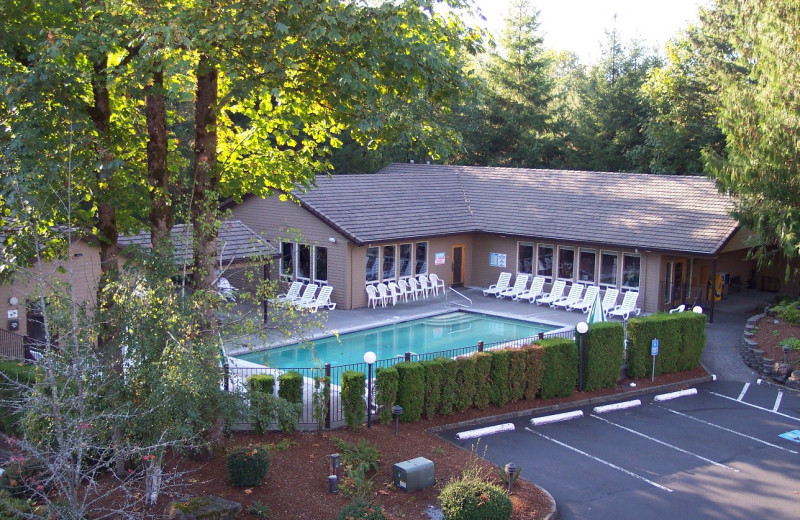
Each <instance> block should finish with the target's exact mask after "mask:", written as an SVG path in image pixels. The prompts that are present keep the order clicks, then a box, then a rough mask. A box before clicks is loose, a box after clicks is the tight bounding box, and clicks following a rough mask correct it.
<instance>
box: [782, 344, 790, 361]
mask: <svg viewBox="0 0 800 520" xmlns="http://www.w3.org/2000/svg"><path fill="white" fill-rule="evenodd" d="M781 348H782V349H783V364H784V365H785V364H786V363H788V358H787V356H788V355H789V351H790V350H792V347H790V346H789V345H785V344H784V345H781Z"/></svg>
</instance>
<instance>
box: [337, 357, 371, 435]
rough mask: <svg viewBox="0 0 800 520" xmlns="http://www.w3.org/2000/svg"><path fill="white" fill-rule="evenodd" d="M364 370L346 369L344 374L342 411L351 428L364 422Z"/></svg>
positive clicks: (354, 428)
mask: <svg viewBox="0 0 800 520" xmlns="http://www.w3.org/2000/svg"><path fill="white" fill-rule="evenodd" d="M366 380H367V376H366V375H364V372H356V371H355V370H346V371H345V372H344V373H343V374H342V411H343V412H344V422H345V423H346V424H347V427H348V428H350V429H351V430H356V429H358V428H359V427H360V426H361V425H362V424H363V423H364V388H366V387H365V386H364V382H365V381H366Z"/></svg>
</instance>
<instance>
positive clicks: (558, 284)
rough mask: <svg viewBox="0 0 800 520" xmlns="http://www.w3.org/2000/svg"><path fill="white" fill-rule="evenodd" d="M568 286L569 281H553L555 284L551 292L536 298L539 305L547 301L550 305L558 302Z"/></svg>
mask: <svg viewBox="0 0 800 520" xmlns="http://www.w3.org/2000/svg"><path fill="white" fill-rule="evenodd" d="M566 286H567V282H565V281H564V280H556V281H555V282H553V286H552V287H551V288H550V292H549V293H544V294H542V296H539V297H538V298H537V299H536V304H537V305H542V304H543V303H546V304H547V305H550V304H551V303H553V302H556V301H558V300H560V299H561V298H563V297H564V288H565V287H566Z"/></svg>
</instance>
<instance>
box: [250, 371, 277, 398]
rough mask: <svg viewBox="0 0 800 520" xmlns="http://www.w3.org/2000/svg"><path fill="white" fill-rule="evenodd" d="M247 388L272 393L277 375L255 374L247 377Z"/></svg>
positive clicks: (252, 390)
mask: <svg viewBox="0 0 800 520" xmlns="http://www.w3.org/2000/svg"><path fill="white" fill-rule="evenodd" d="M247 389H248V390H249V391H251V392H263V393H265V394H272V393H274V391H275V376H273V375H272V374H255V375H252V376H250V377H248V378H247Z"/></svg>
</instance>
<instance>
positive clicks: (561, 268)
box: [558, 247, 575, 280]
mask: <svg viewBox="0 0 800 520" xmlns="http://www.w3.org/2000/svg"><path fill="white" fill-rule="evenodd" d="M558 277H559V278H564V279H567V280H572V279H573V278H574V277H575V250H574V249H572V248H571V247H559V248H558Z"/></svg>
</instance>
